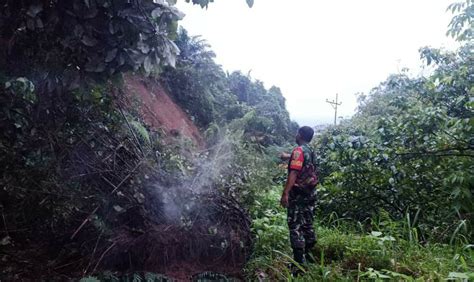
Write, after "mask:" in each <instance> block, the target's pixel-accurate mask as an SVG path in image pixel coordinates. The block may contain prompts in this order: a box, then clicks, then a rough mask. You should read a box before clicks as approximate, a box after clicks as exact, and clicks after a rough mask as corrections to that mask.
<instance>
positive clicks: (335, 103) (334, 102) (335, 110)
mask: <svg viewBox="0 0 474 282" xmlns="http://www.w3.org/2000/svg"><path fill="white" fill-rule="evenodd" d="M337 99H338V94H337V93H336V101H334V100H332V101H329V100H328V99H326V103H329V104H331V106H332V107H333V109H334V125H336V124H337V106H340V105H341V104H342V102H339V103H338V102H337Z"/></svg>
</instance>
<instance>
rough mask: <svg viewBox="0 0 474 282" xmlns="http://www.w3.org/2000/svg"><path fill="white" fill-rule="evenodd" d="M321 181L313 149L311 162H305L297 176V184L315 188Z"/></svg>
mask: <svg viewBox="0 0 474 282" xmlns="http://www.w3.org/2000/svg"><path fill="white" fill-rule="evenodd" d="M318 183H319V178H318V173H317V171H316V165H314V152H313V150H311V162H310V163H304V164H303V168H302V169H301V170H300V171H299V173H298V176H297V178H296V183H295V184H296V186H299V187H302V188H311V189H313V188H315V187H316V185H318Z"/></svg>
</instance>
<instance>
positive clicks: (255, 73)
mask: <svg viewBox="0 0 474 282" xmlns="http://www.w3.org/2000/svg"><path fill="white" fill-rule="evenodd" d="M454 1H455V0H326V1H322V0H292V1H290V0H255V4H254V6H253V8H248V6H247V4H246V1H245V0H216V1H215V2H214V3H211V4H210V5H209V8H208V9H207V10H206V9H201V8H200V7H199V6H197V5H192V4H188V3H185V2H184V1H178V8H179V9H180V10H181V11H183V12H184V13H185V14H186V17H185V18H184V20H183V21H182V23H181V24H182V25H183V26H184V28H186V29H187V30H188V31H189V33H190V34H191V35H202V37H203V38H204V39H206V40H207V41H208V42H209V43H210V45H211V46H212V50H213V51H214V52H215V53H216V55H217V58H216V59H217V63H219V64H221V65H222V66H223V68H224V69H225V70H228V71H233V70H241V71H242V72H243V73H244V74H246V73H247V72H248V71H249V70H251V76H252V77H253V78H254V79H259V80H261V81H263V82H264V84H265V87H267V88H269V87H270V86H272V85H276V86H278V87H280V88H281V89H282V92H283V95H284V96H285V98H286V102H287V108H288V110H289V112H290V115H291V118H292V119H294V120H296V121H297V122H298V123H299V124H300V125H310V126H312V125H316V124H320V123H331V122H332V121H333V118H334V110H333V108H332V107H331V106H330V105H329V104H327V103H326V102H325V101H326V98H328V99H330V100H332V99H334V98H335V94H336V93H339V98H340V100H342V106H340V110H339V113H338V116H345V117H346V116H350V115H352V114H353V113H354V110H355V108H356V106H357V103H356V96H355V93H357V92H365V93H367V92H368V91H369V90H370V89H371V88H372V87H374V86H377V85H378V84H379V83H380V82H382V81H383V80H384V79H385V78H386V77H387V76H388V75H389V74H391V73H397V72H399V71H401V69H402V68H404V67H408V68H409V69H410V70H411V71H412V73H414V74H418V73H419V72H420V70H421V68H420V67H421V65H422V64H421V61H420V59H419V54H418V49H419V48H420V47H423V46H432V47H445V48H449V49H453V48H454V47H455V46H456V44H455V43H454V41H453V40H452V39H451V38H448V37H446V36H445V34H446V30H447V25H448V23H449V20H450V19H451V14H450V13H448V12H446V7H447V6H448V5H449V4H450V3H452V2H454Z"/></svg>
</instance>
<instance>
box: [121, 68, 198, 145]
mask: <svg viewBox="0 0 474 282" xmlns="http://www.w3.org/2000/svg"><path fill="white" fill-rule="evenodd" d="M125 89H126V90H125V91H126V95H127V99H128V100H129V103H130V106H131V107H135V106H137V107H138V110H139V112H140V114H141V116H142V118H143V120H144V121H145V123H146V124H147V125H149V126H150V127H152V128H154V129H163V130H165V132H166V133H168V134H170V135H183V136H185V137H187V138H189V139H191V140H192V141H193V142H194V144H195V145H196V146H198V147H200V148H202V147H204V141H203V138H202V135H201V133H200V132H199V129H198V128H197V127H196V125H194V123H193V122H192V121H191V119H190V118H189V117H188V115H187V114H186V113H185V112H184V111H183V110H182V109H181V108H180V107H179V106H178V105H176V103H175V102H174V101H173V100H172V99H171V97H170V96H169V95H168V93H166V91H165V89H164V88H163V87H162V86H161V85H160V84H159V83H158V82H157V81H152V80H151V79H146V78H143V77H140V76H135V75H130V74H129V75H126V76H125Z"/></svg>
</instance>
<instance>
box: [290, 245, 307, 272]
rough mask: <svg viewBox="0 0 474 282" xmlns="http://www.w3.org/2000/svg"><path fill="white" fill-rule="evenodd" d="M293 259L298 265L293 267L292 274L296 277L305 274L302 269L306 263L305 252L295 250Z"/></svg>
mask: <svg viewBox="0 0 474 282" xmlns="http://www.w3.org/2000/svg"><path fill="white" fill-rule="evenodd" d="M293 259H294V260H295V262H296V263H298V265H296V264H292V265H291V273H292V274H293V276H294V277H296V276H299V275H301V274H303V273H304V271H303V270H301V268H302V267H303V264H304V262H305V260H304V250H303V249H293Z"/></svg>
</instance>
